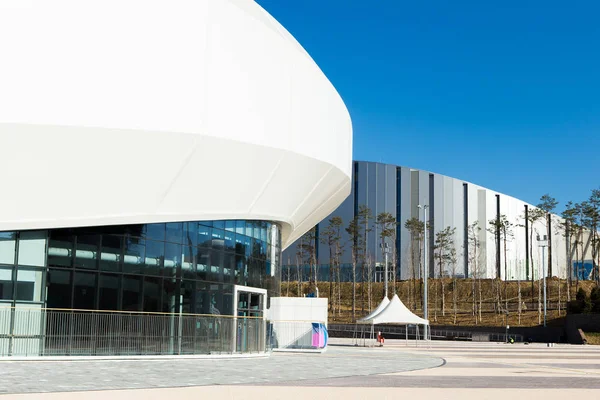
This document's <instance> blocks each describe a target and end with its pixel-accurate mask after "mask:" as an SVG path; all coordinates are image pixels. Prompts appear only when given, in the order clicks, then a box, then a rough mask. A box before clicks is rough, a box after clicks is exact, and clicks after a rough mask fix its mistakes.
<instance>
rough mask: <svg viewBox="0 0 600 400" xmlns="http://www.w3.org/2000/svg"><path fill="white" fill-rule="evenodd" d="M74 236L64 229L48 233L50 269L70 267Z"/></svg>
mask: <svg viewBox="0 0 600 400" xmlns="http://www.w3.org/2000/svg"><path fill="white" fill-rule="evenodd" d="M74 244H75V235H73V234H72V233H71V232H69V231H68V230H66V229H53V230H51V231H50V243H49V246H48V265H49V266H51V267H67V268H69V267H72V266H73V247H74Z"/></svg>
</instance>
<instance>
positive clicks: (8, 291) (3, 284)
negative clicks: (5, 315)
mask: <svg viewBox="0 0 600 400" xmlns="http://www.w3.org/2000/svg"><path fill="white" fill-rule="evenodd" d="M12 274H13V269H12V268H11V267H0V300H12V299H13V278H12Z"/></svg>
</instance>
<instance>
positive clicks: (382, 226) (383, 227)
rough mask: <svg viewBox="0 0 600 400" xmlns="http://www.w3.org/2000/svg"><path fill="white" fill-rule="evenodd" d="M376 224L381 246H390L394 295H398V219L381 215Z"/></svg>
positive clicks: (386, 213) (384, 213)
mask: <svg viewBox="0 0 600 400" xmlns="http://www.w3.org/2000/svg"><path fill="white" fill-rule="evenodd" d="M375 223H376V224H377V227H378V230H379V237H380V239H381V245H382V246H385V244H386V243H387V244H388V245H389V249H390V256H391V257H390V258H391V260H390V261H391V266H392V268H391V271H390V272H391V273H392V276H393V278H392V287H393V291H394V294H396V227H397V225H398V223H397V222H396V218H394V216H393V215H392V214H390V213H389V212H381V213H379V214H378V215H377V217H376V218H375ZM384 262H385V261H384ZM388 262H389V261H388ZM384 270H385V269H384Z"/></svg>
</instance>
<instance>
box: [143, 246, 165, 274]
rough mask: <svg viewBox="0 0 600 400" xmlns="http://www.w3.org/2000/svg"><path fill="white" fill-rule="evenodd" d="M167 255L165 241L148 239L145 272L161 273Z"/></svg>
mask: <svg viewBox="0 0 600 400" xmlns="http://www.w3.org/2000/svg"><path fill="white" fill-rule="evenodd" d="M164 257H165V243H164V242H154V241H152V240H146V262H145V263H144V264H145V265H144V274H147V275H160V270H161V269H162V266H163V259H164Z"/></svg>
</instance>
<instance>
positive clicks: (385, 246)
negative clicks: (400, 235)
mask: <svg viewBox="0 0 600 400" xmlns="http://www.w3.org/2000/svg"><path fill="white" fill-rule="evenodd" d="M380 246H381V251H382V252H383V255H384V258H385V260H384V262H385V266H384V268H383V273H384V276H385V278H384V279H385V280H384V282H385V286H384V287H385V297H386V298H387V297H388V254H389V252H390V246H389V245H388V244H387V242H384V243H381V245H380Z"/></svg>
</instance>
